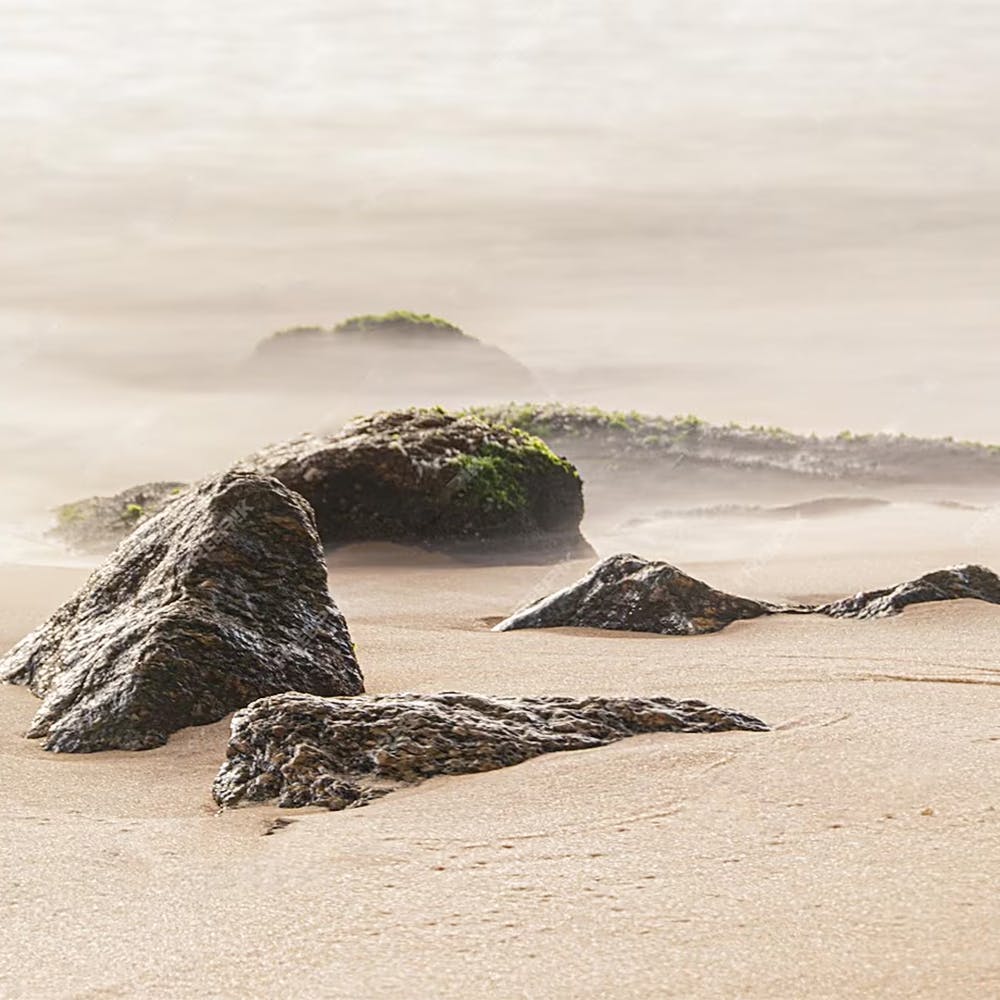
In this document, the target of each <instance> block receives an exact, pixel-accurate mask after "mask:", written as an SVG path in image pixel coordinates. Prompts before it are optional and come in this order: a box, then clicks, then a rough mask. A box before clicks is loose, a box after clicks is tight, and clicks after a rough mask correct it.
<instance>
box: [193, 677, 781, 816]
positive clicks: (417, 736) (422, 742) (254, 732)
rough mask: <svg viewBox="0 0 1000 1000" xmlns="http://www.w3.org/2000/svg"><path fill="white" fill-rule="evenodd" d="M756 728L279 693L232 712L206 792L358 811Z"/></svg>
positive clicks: (716, 718) (606, 713) (644, 712)
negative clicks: (409, 788)
mask: <svg viewBox="0 0 1000 1000" xmlns="http://www.w3.org/2000/svg"><path fill="white" fill-rule="evenodd" d="M730 729H744V730H753V731H764V730H766V729H767V726H766V725H765V724H764V723H763V722H761V721H760V720H759V719H755V718H753V717H752V716H749V715H740V714H739V713H737V712H729V711H726V710H724V709H720V708H713V707H711V706H710V705H706V704H704V703H703V702H700V701H671V700H670V699H669V698H584V699H573V698H485V697H481V696H478V695H471V694H459V693H454V692H447V693H444V694H432V695H420V694H400V695H390V696H380V697H371V696H367V697H363V698H315V697H312V696H310V695H305V694H298V693H294V692H293V693H289V694H280V695H275V696H273V697H271V698H264V699H262V700H260V701H256V702H254V703H253V704H252V705H250V706H248V707H247V708H245V709H243V710H242V711H240V712H237V713H236V716H235V717H234V718H233V724H232V736H231V738H230V741H229V747H228V750H227V760H226V762H225V764H223V766H222V769H221V770H220V771H219V774H218V776H217V777H216V779H215V784H214V786H213V793H214V795H215V799H216V801H217V802H218V803H219V804H220V805H223V806H232V805H236V804H237V803H239V802H241V801H251V802H254V801H266V800H270V799H277V802H278V805H279V806H307V805H322V806H327V807H328V808H330V809H344V808H347V807H349V806H361V805H366V804H367V803H368V802H370V801H371V800H372V799H374V798H378V797H379V796H381V795H385V794H386V793H387V792H391V791H393V790H394V789H396V788H398V787H400V786H401V785H406V784H412V783H415V782H418V781H421V780H423V779H424V778H430V777H432V776H434V775H438V774H466V773H469V772H473V771H491V770H494V769H495V768H498V767H509V766H510V765H512V764H520V763H521V762H522V761H525V760H528V759H529V758H531V757H537V756H538V755H539V754H543V753H552V752H554V751H557V750H584V749H587V748H589V747H597V746H602V745H604V744H606V743H612V742H614V741H615V740H620V739H623V738H624V737H626V736H633V735H635V734H637V733H653V732H694V733H705V732H721V731H723V730H730Z"/></svg>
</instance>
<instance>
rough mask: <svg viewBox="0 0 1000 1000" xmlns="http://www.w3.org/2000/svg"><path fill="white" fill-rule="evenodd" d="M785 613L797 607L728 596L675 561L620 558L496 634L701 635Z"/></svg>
mask: <svg viewBox="0 0 1000 1000" xmlns="http://www.w3.org/2000/svg"><path fill="white" fill-rule="evenodd" d="M783 610H793V609H785V608H780V607H778V606H776V605H773V604H767V603H765V602H763V601H752V600H750V599H749V598H746V597H734V596H733V595H732V594H724V593H722V591H719V590H714V589H713V588H712V587H710V586H708V584H707V583H702V582H701V580H696V579H695V578H694V577H691V576H688V575H687V573H684V572H682V571H681V570H679V569H678V568H677V567H676V566H671V565H670V563H665V562H647V561H646V560H645V559H640V558H639V557H638V556H634V555H616V556H610V557H609V558H607V559H605V560H603V561H602V562H599V563H598V564H597V565H596V566H595V567H594V568H593V569H592V570H591V571H590V572H589V573H588V574H587V575H586V576H585V577H583V579H582V580H578V581H577V582H576V583H574V584H571V585H570V586H569V587H566V588H565V589H563V590H560V591H558V592H557V593H555V594H551V595H549V596H548V597H543V598H542V599H541V600H540V601H536V602H535V603H534V604H529V605H527V606H526V607H524V608H521V610H520V611H516V612H515V613H514V614H513V615H511V616H510V618H507V619H506V620H505V621H502V622H500V623H499V624H498V625H495V626H494V631H496V632H508V631H511V630H512V629H522V628H554V627H557V626H561V625H575V626H582V627H589V628H606V629H616V630H619V631H628V632H659V633H661V634H663V635H699V634H702V633H705V632H718V631H719V630H720V629H722V628H725V627H726V626H727V625H728V624H729V623H730V622H734V621H737V620H740V619H745V618H759V617H760V616H761V615H768V614H774V613H775V612H778V611H783ZM794 610H798V609H794Z"/></svg>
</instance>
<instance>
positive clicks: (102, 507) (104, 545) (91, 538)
mask: <svg viewBox="0 0 1000 1000" xmlns="http://www.w3.org/2000/svg"><path fill="white" fill-rule="evenodd" d="M185 489H187V485H186V484H185V483H143V484H142V485H140V486H131V487H129V488H128V489H127V490H122V492H121V493H116V494H115V495H114V496H110V497H87V498H86V499H83V500H76V501H74V502H73V503H65V504H63V505H62V506H61V507H57V508H56V511H55V513H56V524H55V527H54V528H53V529H52V530H51V532H50V534H51V535H52V536H53V537H55V538H58V539H59V540H60V541H62V542H64V543H65V544H66V545H68V546H70V547H71V548H74V549H79V550H80V551H83V552H107V551H108V550H109V549H112V548H114V547H115V546H116V545H117V544H118V543H119V542H120V541H121V540H122V539H123V538H124V537H125V536H126V535H127V534H128V533H129V532H130V531H132V530H134V529H135V528H136V527H138V525H140V524H142V523H143V521H146V520H148V519H149V518H150V517H152V516H153V515H154V514H158V513H159V512H160V511H161V510H163V508H164V507H165V506H166V505H167V504H168V503H169V502H170V501H171V500H173V499H175V498H176V497H177V496H178V495H179V494H180V493H182V492H183V491H184V490H185Z"/></svg>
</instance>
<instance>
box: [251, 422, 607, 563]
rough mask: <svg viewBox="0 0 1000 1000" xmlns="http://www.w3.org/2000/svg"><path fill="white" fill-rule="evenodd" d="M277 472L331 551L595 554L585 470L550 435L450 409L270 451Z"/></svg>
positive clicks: (362, 425) (263, 464)
mask: <svg viewBox="0 0 1000 1000" xmlns="http://www.w3.org/2000/svg"><path fill="white" fill-rule="evenodd" d="M236 467H237V468H239V469H247V470H251V471H255V472H260V473H265V474H269V475H273V476H274V477H276V478H277V479H279V480H281V482H283V483H284V484H285V485H286V486H288V487H289V488H290V489H293V490H295V491H296V492H298V493H301V494H302V496H304V497H305V498H306V500H308V501H309V503H310V504H311V505H312V507H313V509H314V510H315V511H316V521H317V524H318V526H319V532H320V535H321V536H322V538H323V542H324V543H325V544H326V545H327V546H331V547H332V546H337V545H342V544H345V543H348V542H361V541H385V542H400V543H405V544H416V545H423V546H425V547H428V548H437V549H448V550H452V551H456V552H463V551H467V552H470V553H475V552H484V551H485V552H503V551H507V550H510V549H517V550H518V551H519V552H520V553H522V554H530V555H533V556H535V557H537V558H539V559H544V560H546V561H547V560H552V559H559V558H564V557H569V556H578V555H586V554H588V553H590V552H591V551H592V550H591V549H590V547H589V545H588V544H587V543H586V542H585V541H584V539H583V537H582V536H581V534H580V519H581V518H582V516H583V487H582V483H581V481H580V477H579V475H578V474H577V472H576V469H574V468H573V466H572V465H570V463H569V462H567V461H565V460H564V459H561V458H559V457H557V456H556V455H555V454H554V453H553V452H552V451H550V450H549V448H548V447H547V446H546V445H545V444H544V443H543V442H541V441H540V440H538V438H534V437H532V436H531V435H529V434H525V433H524V432H523V431H513V430H510V429H508V428H506V427H500V426H496V425H492V424H488V423H486V422H485V421H483V420H480V419H478V418H476V417H472V416H457V415H455V414H450V413H446V412H445V411H444V410H441V409H428V410H420V409H415V410H396V411H389V412H382V413H376V414H374V415H373V416H370V417H363V418H360V419H358V420H354V421H352V422H351V423H349V424H347V425H346V426H345V427H344V428H342V429H341V430H340V431H338V432H336V433H334V434H331V435H327V436H322V437H320V436H314V435H307V436H305V437H301V438H298V439H296V440H293V441H289V442H286V443H284V444H279V445H275V446H272V447H270V448H267V449H265V450H263V451H261V452H259V453H257V454H256V455H252V456H250V457H249V458H247V459H244V460H243V461H242V462H240V463H238V464H237V466H236Z"/></svg>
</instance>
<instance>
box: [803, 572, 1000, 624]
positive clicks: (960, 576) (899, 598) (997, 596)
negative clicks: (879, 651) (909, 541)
mask: <svg viewBox="0 0 1000 1000" xmlns="http://www.w3.org/2000/svg"><path fill="white" fill-rule="evenodd" d="M960 598H973V599H974V600H978V601H988V602H989V603H990V604H1000V577H998V576H997V574H996V573H994V572H993V570H991V569H987V568H986V567H985V566H975V565H971V566H952V567H950V568H948V569H939V570H935V571H934V572H933V573H925V574H924V575H923V576H920V577H917V579H915V580H908V581H907V582H906V583H901V584H898V585H897V586H895V587H885V588H883V589H881V590H866V591H863V592H861V593H859V594H855V595H854V596H853V597H845V598H844V599H843V600H840V601H834V602H832V603H831V604H823V605H820V606H819V607H817V608H816V609H815V610H816V611H817V612H818V613H820V614H824V615H830V616H831V617H832V618H885V617H887V616H889V615H898V614H899V613H900V612H901V611H903V610H904V609H905V608H907V607H909V605H911V604H924V603H926V602H928V601H955V600H959V599H960Z"/></svg>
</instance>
